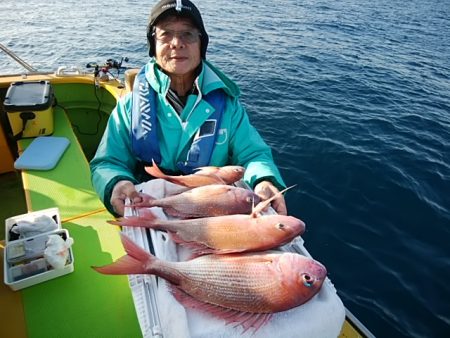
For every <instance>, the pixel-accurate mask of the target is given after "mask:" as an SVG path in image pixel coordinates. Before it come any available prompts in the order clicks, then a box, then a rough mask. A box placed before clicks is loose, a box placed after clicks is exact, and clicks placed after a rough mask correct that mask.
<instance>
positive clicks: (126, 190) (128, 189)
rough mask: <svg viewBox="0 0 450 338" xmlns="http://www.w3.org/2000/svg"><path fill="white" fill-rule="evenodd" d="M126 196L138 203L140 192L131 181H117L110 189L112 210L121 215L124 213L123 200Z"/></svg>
mask: <svg viewBox="0 0 450 338" xmlns="http://www.w3.org/2000/svg"><path fill="white" fill-rule="evenodd" d="M127 198H129V199H131V202H132V203H139V202H141V200H142V198H141V197H140V194H139V193H138V192H137V191H136V188H135V187H134V183H133V182H131V181H119V182H117V183H116V185H115V186H114V189H113V191H112V194H111V200H110V202H111V205H112V207H113V209H114V211H115V212H116V213H117V214H119V215H120V216H123V214H124V209H125V200H126V199H127Z"/></svg>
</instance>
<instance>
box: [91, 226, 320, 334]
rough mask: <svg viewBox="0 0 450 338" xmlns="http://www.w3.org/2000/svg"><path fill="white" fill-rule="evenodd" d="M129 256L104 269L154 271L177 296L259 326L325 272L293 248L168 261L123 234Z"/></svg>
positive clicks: (302, 297)
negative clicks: (184, 260)
mask: <svg viewBox="0 0 450 338" xmlns="http://www.w3.org/2000/svg"><path fill="white" fill-rule="evenodd" d="M122 243H123V244H124V247H125V250H126V252H127V255H126V256H124V257H122V258H120V259H119V260H118V261H116V262H114V263H112V264H110V265H106V266H103V267H94V269H95V270H97V271H98V272H100V273H103V274H154V275H157V276H159V277H162V278H164V279H165V280H167V281H168V282H170V283H171V287H172V291H173V294H174V296H175V298H176V299H178V300H179V301H180V302H181V303H182V304H183V305H184V306H187V307H196V308H199V309H200V310H204V311H206V312H208V313H210V314H212V315H214V316H217V317H219V318H223V319H225V320H226V322H227V323H231V322H237V323H240V324H241V325H242V326H243V327H244V328H245V329H246V330H247V329H248V328H250V327H253V328H254V329H255V330H257V329H258V328H259V327H260V326H262V325H264V323H266V322H267V321H268V320H269V318H270V316H271V314H272V313H274V312H280V311H285V310H288V309H291V308H294V307H297V306H299V305H301V304H303V303H305V302H307V301H308V300H309V299H311V298H312V297H313V296H314V295H315V294H316V293H317V292H318V291H319V290H320V288H321V286H322V283H323V281H324V279H325V277H326V274H327V271H326V269H325V267H324V266H323V265H322V264H320V263H319V262H317V261H315V260H313V259H311V258H308V257H305V256H302V255H299V254H295V253H274V252H263V253H259V254H255V253H252V254H238V255H236V254H235V255H206V256H201V257H197V258H195V259H192V260H189V261H186V262H167V261H163V260H159V259H157V258H156V257H154V256H152V255H150V254H149V253H147V252H146V251H144V250H143V249H141V248H140V247H138V246H137V245H136V244H134V243H133V242H132V241H131V240H130V239H129V238H128V237H126V236H125V235H122Z"/></svg>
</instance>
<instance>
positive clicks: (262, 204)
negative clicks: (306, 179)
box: [252, 184, 297, 217]
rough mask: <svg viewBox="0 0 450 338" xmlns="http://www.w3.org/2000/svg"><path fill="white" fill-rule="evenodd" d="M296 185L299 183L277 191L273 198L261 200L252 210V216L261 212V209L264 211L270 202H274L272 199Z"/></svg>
mask: <svg viewBox="0 0 450 338" xmlns="http://www.w3.org/2000/svg"><path fill="white" fill-rule="evenodd" d="M295 186H297V184H294V185H291V186H290V187H287V188H285V189H283V190H281V191H279V192H277V193H276V194H275V195H273V196H272V197H271V198H269V199H267V200H265V201H262V202H259V203H258V204H257V205H256V206H254V207H253V210H252V216H253V217H256V215H257V214H258V213H260V212H261V211H263V210H264V209H265V208H266V207H268V206H269V205H270V203H272V201H273V200H274V199H275V198H278V197H280V196H281V195H282V194H284V193H285V192H286V191H288V190H289V189H292V188H294V187H295Z"/></svg>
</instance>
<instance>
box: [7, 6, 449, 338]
mask: <svg viewBox="0 0 450 338" xmlns="http://www.w3.org/2000/svg"><path fill="white" fill-rule="evenodd" d="M153 4H154V1H141V0H123V1H117V0H109V1H103V0H99V1H96V2H83V1H74V0H64V1H63V0H49V1H45V2H44V1H38V0H29V1H24V0H22V1H19V0H2V1H1V3H0V13H1V14H2V17H3V20H2V27H1V28H0V43H2V44H4V45H5V46H7V47H8V48H9V49H11V50H12V51H14V52H15V53H16V54H17V55H18V56H20V57H21V58H23V59H24V60H25V61H27V62H28V63H30V64H31V65H33V66H34V67H35V68H37V69H39V70H53V69H55V68H56V67H58V66H61V65H68V66H69V65H76V66H79V67H81V68H83V69H84V67H85V65H86V64H87V63H88V62H97V63H102V62H104V61H105V60H106V59H109V58H115V59H118V60H120V59H121V58H122V57H128V58H129V61H128V63H127V65H129V66H140V65H142V64H144V63H145V62H146V61H147V60H148V55H147V47H146V40H145V39H146V36H145V28H146V23H147V19H148V14H149V11H150V8H151V6H152V5H153ZM197 5H198V7H199V8H200V10H201V11H202V13H203V18H204V21H205V25H206V28H207V31H208V33H209V35H210V46H209V50H208V54H207V57H208V59H209V60H210V61H211V62H213V63H215V64H216V65H218V66H219V67H221V68H222V70H223V71H224V72H225V73H226V74H228V75H229V76H230V77H231V78H232V79H234V80H235V81H236V82H237V83H238V84H239V86H240V88H241V90H242V102H243V103H244V105H245V106H246V108H247V110H248V113H249V115H250V118H251V120H252V122H253V124H254V125H255V126H256V127H257V128H258V129H259V131H260V132H261V134H262V136H263V137H264V139H265V140H266V141H267V143H268V144H269V145H270V146H271V147H272V148H273V154H274V157H275V160H276V162H277V164H278V165H279V167H280V170H281V172H282V173H283V176H284V178H285V181H286V183H287V184H288V185H293V184H296V185H297V186H296V188H295V189H292V190H290V191H289V192H288V193H287V194H286V199H287V204H288V210H289V213H290V214H292V215H294V216H297V217H299V218H301V219H303V220H304V221H305V222H306V224H307V231H306V233H305V235H304V239H305V246H306V248H307V249H308V251H309V252H310V253H311V254H312V255H313V256H314V257H315V258H316V259H317V260H319V261H321V262H322V263H323V264H325V265H326V267H327V269H328V271H329V277H330V279H331V281H332V282H333V283H334V285H335V287H336V289H337V290H338V294H339V296H340V297H341V299H342V300H343V302H344V304H345V305H346V306H347V307H348V309H350V311H352V312H353V313H354V314H355V315H356V316H357V317H358V318H359V320H360V321H361V322H363V323H364V324H365V325H366V326H367V327H368V328H369V329H370V330H371V331H372V332H373V333H374V334H375V335H376V336H377V337H450V2H449V1H447V0H420V1H419V0H411V1H399V0H375V1H374V0H371V1H369V0H343V1H324V0H323V1H320V0H315V1H311V0H306V1H299V0H284V1H268V0H260V1H245V0H243V1H216V0H202V1H200V0H198V1H197ZM21 71H22V69H21V67H20V66H18V65H17V64H15V63H14V62H13V61H11V60H10V59H9V58H8V57H7V56H6V55H5V54H4V53H2V52H0V73H6V72H8V73H17V72H21ZM324 320H326V318H324Z"/></svg>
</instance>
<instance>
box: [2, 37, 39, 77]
mask: <svg viewBox="0 0 450 338" xmlns="http://www.w3.org/2000/svg"><path fill="white" fill-rule="evenodd" d="M0 49H1V50H2V51H4V52H5V53H6V54H7V55H8V56H10V57H11V58H12V59H13V60H14V61H16V62H17V63H18V64H20V65H21V66H22V67H23V68H25V69H26V70H28V71H29V72H37V69H36V68H34V67H33V66H31V65H30V64H28V63H26V62H25V61H24V60H22V59H21V58H20V57H18V56H17V55H16V54H14V52H13V51H12V50H10V49H8V48H7V47H5V46H4V45H2V44H1V43H0Z"/></svg>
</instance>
